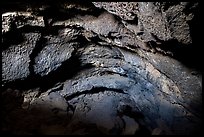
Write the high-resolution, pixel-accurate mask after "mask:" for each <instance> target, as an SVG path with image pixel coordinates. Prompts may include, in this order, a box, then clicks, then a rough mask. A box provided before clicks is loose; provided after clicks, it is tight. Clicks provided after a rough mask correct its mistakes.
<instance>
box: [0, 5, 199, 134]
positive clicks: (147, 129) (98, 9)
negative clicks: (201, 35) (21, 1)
mask: <svg viewBox="0 0 204 137" xmlns="http://www.w3.org/2000/svg"><path fill="white" fill-rule="evenodd" d="M55 4H56V7H53V3H52V4H48V3H47V4H45V5H43V4H42V5H40V6H39V5H38V6H36V5H33V7H32V6H31V7H30V8H29V10H28V9H27V11H26V10H25V11H24V12H22V11H21V12H18V11H16V12H5V13H3V14H2V22H3V23H2V35H3V37H2V44H3V51H2V76H3V77H2V81H3V85H2V87H3V91H2V96H3V98H2V102H3V119H4V120H3V127H2V128H1V130H2V131H3V133H5V134H9V133H11V134H49V135H50V134H51V135H53V134H62V135H70V134H74V135H75V134H83V135H84V134H108V135H139V134H154V135H155V134H165V135H166V134H168V135H169V134H194V133H196V132H200V131H201V130H200V126H201V118H202V114H201V112H202V109H201V108H202V98H201V95H202V84H201V81H202V75H201V73H200V72H199V70H198V69H197V68H193V69H192V68H190V67H188V66H185V65H184V64H183V62H180V60H177V58H176V56H175V55H176V54H177V53H175V50H171V48H175V47H174V46H172V47H171V45H170V46H169V45H168V44H169V42H171V41H172V40H173V41H174V40H175V41H176V42H175V44H177V46H184V45H185V46H186V47H188V46H192V45H193V39H192V38H191V29H190V27H192V26H189V25H188V22H189V21H191V20H192V19H193V17H194V14H195V12H194V9H196V8H197V6H198V5H197V4H196V3H185V2H181V3H168V2H166V3H165V2H164V3H158V2H156V3H152V2H111V3H107V2H93V3H86V4H80V3H69V2H63V3H60V2H59V3H58V2H56V3H55ZM7 6H12V5H7ZM35 6H36V7H35ZM42 7H43V8H42ZM188 9H189V10H188ZM8 10H9V9H8ZM53 10H54V11H56V12H55V14H53ZM5 11H7V9H6V8H5ZM77 11H78V12H77ZM56 15H59V16H56ZM181 34H182V35H181ZM13 37H14V38H13ZM166 47H167V48H166ZM189 85H190V86H189ZM10 98H13V99H12V101H10Z"/></svg>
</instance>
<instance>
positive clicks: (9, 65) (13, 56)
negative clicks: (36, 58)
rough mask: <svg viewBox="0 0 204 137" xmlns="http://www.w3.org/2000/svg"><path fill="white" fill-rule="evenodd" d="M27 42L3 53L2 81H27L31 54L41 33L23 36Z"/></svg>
mask: <svg viewBox="0 0 204 137" xmlns="http://www.w3.org/2000/svg"><path fill="white" fill-rule="evenodd" d="M23 35H24V38H25V41H24V42H23V43H21V44H19V45H11V46H10V47H9V48H8V49H6V50H4V51H3V52H2V80H3V81H14V80H16V79H25V78H26V77H28V76H29V75H30V70H29V65H30V64H29V63H30V57H29V56H30V54H31V53H32V51H33V49H34V48H35V46H36V42H37V41H38V40H39V39H40V37H41V35H40V34H39V33H25V34H23Z"/></svg>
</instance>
